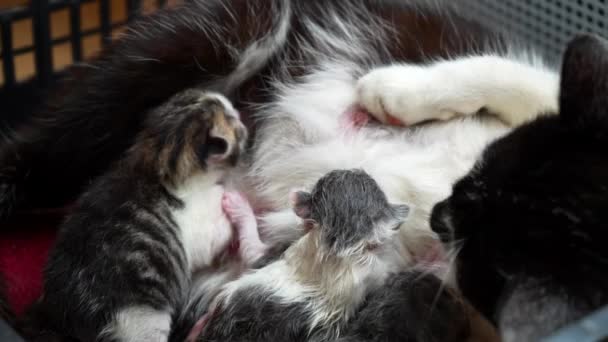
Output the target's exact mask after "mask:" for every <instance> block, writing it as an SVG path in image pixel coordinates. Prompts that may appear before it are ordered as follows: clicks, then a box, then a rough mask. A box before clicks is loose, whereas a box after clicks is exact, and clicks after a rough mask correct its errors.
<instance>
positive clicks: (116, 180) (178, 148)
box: [39, 90, 247, 341]
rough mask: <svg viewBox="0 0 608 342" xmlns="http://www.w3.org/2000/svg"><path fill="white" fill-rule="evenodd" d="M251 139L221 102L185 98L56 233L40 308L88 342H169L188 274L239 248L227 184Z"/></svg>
mask: <svg viewBox="0 0 608 342" xmlns="http://www.w3.org/2000/svg"><path fill="white" fill-rule="evenodd" d="M246 137H247V134H246V130H245V128H244V126H243V125H242V123H241V121H240V119H239V114H238V112H237V111H236V110H234V108H233V107H232V105H231V104H230V103H229V102H228V101H227V100H226V99H225V98H224V97H223V96H221V95H218V94H213V93H206V92H203V91H199V90H187V91H184V92H182V93H178V94H177V95H175V96H173V97H172V98H171V99H169V100H168V102H166V103H165V104H164V105H162V106H160V107H159V108H157V109H155V110H154V111H152V112H151V113H150V114H149V115H147V117H146V121H145V123H144V127H143V128H142V131H141V132H140V133H139V134H138V135H137V136H136V137H135V143H134V145H133V146H132V147H131V148H130V149H129V150H128V151H127V152H126V154H125V155H124V157H123V158H122V159H120V160H119V161H118V162H117V163H116V164H115V165H114V166H113V167H112V168H111V169H110V170H109V171H108V172H107V173H105V174H104V175H102V176H101V177H100V178H99V179H97V180H96V181H95V182H94V183H93V184H92V185H91V186H90V188H89V190H88V191H87V192H86V193H85V194H84V195H83V196H82V197H81V198H80V200H79V201H78V203H77V207H76V209H75V212H74V214H73V215H72V216H71V217H70V218H69V219H68V220H67V221H66V222H65V224H64V225H63V226H62V227H61V229H60V232H59V237H58V241H57V243H56V246H55V247H54V250H53V251H52V253H51V256H50V260H49V263H48V265H47V268H46V270H45V274H44V276H45V282H44V291H43V295H42V298H41V303H40V305H39V308H40V310H41V314H44V317H45V319H47V320H49V322H50V324H51V329H53V330H55V331H58V332H59V333H61V334H65V335H69V336H72V337H75V338H78V339H80V340H83V341H105V340H112V341H165V340H167V339H168V335H169V332H170V329H171V325H172V319H173V315H174V314H175V312H176V311H177V310H178V309H179V307H180V305H181V303H182V302H183V301H184V300H185V298H184V296H185V295H186V293H187V291H188V289H189V286H190V281H191V274H192V273H193V272H194V271H196V270H198V269H201V268H204V267H206V266H209V265H211V263H212V262H213V261H214V259H216V258H217V257H218V256H219V255H221V254H222V253H223V251H225V250H226V247H227V246H228V245H229V244H230V243H231V241H232V239H233V233H232V227H231V225H230V223H229V221H228V219H227V218H226V216H225V215H224V214H223V212H222V209H221V199H222V196H223V194H224V186H223V185H222V181H223V180H224V179H225V177H226V175H227V173H228V171H229V170H230V169H231V168H232V167H233V166H234V165H235V164H236V163H237V160H238V159H239V155H240V154H241V152H242V151H243V149H244V145H245V141H246Z"/></svg>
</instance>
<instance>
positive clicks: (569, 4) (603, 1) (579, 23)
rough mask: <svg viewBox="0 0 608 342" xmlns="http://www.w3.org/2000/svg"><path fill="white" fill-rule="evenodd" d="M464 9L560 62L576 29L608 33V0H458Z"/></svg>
mask: <svg viewBox="0 0 608 342" xmlns="http://www.w3.org/2000/svg"><path fill="white" fill-rule="evenodd" d="M459 1H460V5H461V6H462V7H463V8H464V10H465V13H469V14H470V15H471V16H472V17H473V18H475V19H478V20H480V21H482V22H483V23H484V24H485V25H488V26H489V27H495V28H498V29H503V30H505V31H507V32H510V33H513V34H515V35H517V36H519V37H521V38H522V39H523V40H524V41H526V42H529V43H530V44H532V45H533V46H535V47H537V48H539V49H540V51H541V52H543V53H544V54H545V55H546V57H547V58H549V59H550V60H551V61H554V62H558V61H559V59H560V57H561V54H562V52H563V51H564V48H565V46H566V43H567V42H568V41H569V40H570V39H571V38H572V37H573V36H574V35H576V34H577V33H583V32H585V33H596V34H599V35H601V36H604V37H608V20H606V19H607V17H606V14H607V13H608V0H459Z"/></svg>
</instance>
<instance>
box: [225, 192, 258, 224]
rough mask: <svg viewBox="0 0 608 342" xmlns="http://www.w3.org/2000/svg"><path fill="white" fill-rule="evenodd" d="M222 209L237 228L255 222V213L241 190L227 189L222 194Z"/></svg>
mask: <svg viewBox="0 0 608 342" xmlns="http://www.w3.org/2000/svg"><path fill="white" fill-rule="evenodd" d="M222 209H223V210H224V213H225V214H226V217H228V221H230V223H232V225H233V226H234V227H235V228H236V229H237V230H240V229H242V227H243V226H245V225H246V224H248V223H250V222H251V221H252V220H253V221H254V222H255V215H254V213H253V209H252V208H251V205H249V201H248V200H247V198H245V196H244V195H243V194H241V193H240V192H236V191H235V192H231V191H226V192H224V195H223V196H222Z"/></svg>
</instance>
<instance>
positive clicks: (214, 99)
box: [131, 89, 247, 184]
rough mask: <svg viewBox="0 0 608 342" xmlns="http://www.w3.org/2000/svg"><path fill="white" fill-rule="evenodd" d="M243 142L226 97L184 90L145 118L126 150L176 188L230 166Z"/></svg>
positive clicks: (244, 135) (242, 128) (242, 129)
mask: <svg viewBox="0 0 608 342" xmlns="http://www.w3.org/2000/svg"><path fill="white" fill-rule="evenodd" d="M246 140H247V130H246V129H245V126H244V125H243V124H242V122H241V121H240V118H239V113H238V112H237V111H236V110H235V109H234V108H233V107H232V104H231V103H230V102H229V101H228V100H227V99H226V98H225V97H223V96H222V95H219V94H215V93H209V92H204V91H200V90H196V89H189V90H186V91H184V92H181V93H178V94H177V95H175V96H173V97H172V98H171V99H169V100H168V101H167V102H166V103H165V104H163V105H161V106H160V107H158V108H156V109H155V110H153V111H152V112H150V113H149V115H148V116H147V118H146V121H145V123H144V127H143V130H142V133H141V134H140V135H139V136H138V139H137V140H136V144H135V146H134V148H133V149H132V150H131V151H132V152H133V153H138V154H140V155H141V157H142V159H140V160H144V161H146V162H147V163H146V167H148V168H150V169H151V170H155V171H156V172H157V173H158V174H159V175H160V176H161V177H162V179H163V180H164V181H167V182H169V183H172V184H175V183H178V182H180V181H182V180H184V179H185V178H187V177H188V176H190V175H191V174H193V173H194V172H196V171H197V170H209V169H211V168H224V167H231V166H234V165H235V164H236V163H237V161H238V159H239V157H240V155H241V154H242V153H243V150H244V149H245V143H246Z"/></svg>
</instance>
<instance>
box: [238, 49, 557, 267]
mask: <svg viewBox="0 0 608 342" xmlns="http://www.w3.org/2000/svg"><path fill="white" fill-rule="evenodd" d="M359 72H360V70H357V69H353V68H351V67H349V64H344V65H338V64H335V63H333V62H332V63H328V64H323V65H321V66H320V67H319V68H318V69H317V70H315V71H313V72H312V73H311V74H310V75H308V76H306V77H304V78H303V80H304V82H303V83H300V84H298V85H290V84H284V85H282V86H281V87H279V88H278V90H279V95H278V100H277V101H276V103H274V104H273V105H272V106H268V107H267V108H265V110H264V112H263V113H261V114H260V115H266V116H270V117H272V118H273V120H269V122H268V123H266V125H265V126H263V127H262V128H261V129H260V131H259V133H258V135H257V139H258V141H257V148H256V150H255V155H254V158H253V164H252V166H251V168H250V170H249V179H250V181H251V182H252V184H253V185H254V196H256V203H263V204H264V205H265V206H269V207H271V208H273V209H274V211H278V212H281V211H282V210H288V206H287V204H288V194H289V192H290V190H291V189H292V188H294V187H299V188H304V189H310V188H311V187H312V185H314V183H315V182H316V181H317V180H318V179H319V178H320V177H321V176H323V175H324V174H326V173H327V172H329V171H331V170H334V169H351V168H362V169H364V170H365V171H367V172H368V173H369V174H370V175H371V176H372V177H373V178H374V179H375V180H376V181H377V182H378V183H379V184H380V186H381V188H382V189H383V190H384V191H385V193H386V194H387V197H388V198H389V200H390V201H391V202H394V203H407V204H409V205H410V206H411V207H412V212H411V213H410V217H409V219H408V220H407V221H406V222H405V223H404V225H403V226H402V230H401V231H402V234H401V236H402V238H403V242H404V244H405V246H413V245H415V241H411V240H410V239H412V237H416V236H428V235H429V234H432V233H431V232H430V230H429V223H428V219H429V215H430V211H431V209H432V207H433V205H434V204H435V203H437V202H438V201H440V200H441V199H443V198H445V197H447V196H448V195H449V194H450V191H451V186H452V184H453V183H454V182H455V181H456V180H457V179H458V178H460V177H462V176H463V175H464V174H465V173H466V172H468V170H470V169H471V167H472V166H473V164H474V162H475V160H476V158H477V157H478V156H479V154H480V153H481V151H482V150H483V149H484V147H485V146H486V145H487V144H488V143H490V142H491V141H493V140H494V139H496V138H498V137H500V136H502V135H504V134H505V133H507V132H508V131H509V128H510V127H511V125H514V124H520V123H523V122H526V121H529V120H531V119H533V118H534V117H536V116H538V115H539V114H541V113H542V111H544V110H546V111H555V110H556V109H557V108H556V107H557V96H558V94H557V89H558V82H559V78H558V77H557V75H556V74H555V73H554V72H551V71H549V70H548V69H544V68H541V67H538V66H536V65H531V64H527V63H526V62H525V61H518V60H514V59H506V58H501V57H497V56H493V55H489V56H475V57H463V58H460V59H455V60H452V61H443V62H439V63H436V64H431V65H428V66H408V65H398V66H391V67H386V68H384V69H382V68H381V69H378V70H373V71H372V72H370V73H369V74H368V75H366V76H364V77H363V78H362V79H361V80H359V82H358V83H357V80H356V79H355V78H354V76H353V75H357V74H358V73H359ZM358 96H360V97H358ZM380 99H381V100H382V102H383V104H384V108H380V107H375V104H377V103H378V101H380ZM356 102H359V103H361V104H363V105H365V106H367V107H368V109H369V110H371V111H372V112H373V113H374V114H375V115H376V116H377V117H378V118H380V119H384V117H383V114H384V112H383V110H384V109H390V110H391V112H390V113H391V115H393V116H397V117H399V118H401V119H402V120H404V121H406V122H420V121H426V120H431V119H448V118H453V117H454V116H462V115H468V116H467V117H461V118H455V119H453V120H449V121H445V122H435V123H431V124H427V125H424V126H420V127H416V128H404V129H402V130H401V131H400V132H398V133H393V134H390V133H387V134H385V136H384V137H382V136H381V135H379V134H378V132H377V131H376V130H375V129H373V128H369V129H366V128H364V129H362V130H360V131H359V132H358V133H356V134H352V133H351V134H344V132H341V131H340V130H339V122H338V118H339V116H340V115H341V114H342V113H343V112H344V111H345V110H347V108H348V107H349V106H351V105H353V104H354V103H356ZM408 103H411V105H410V104H408ZM387 104H388V105H387ZM402 108H405V109H404V110H402ZM481 108H488V109H490V110H491V111H492V112H494V113H495V115H496V116H495V117H488V118H478V117H472V116H470V114H474V113H475V112H476V111H478V110H479V109H481ZM446 113H447V114H446ZM249 190H250V192H251V189H249ZM281 215H282V217H283V218H285V219H286V220H291V219H293V217H291V218H290V217H289V215H287V214H285V213H283V214H281ZM268 216H270V215H268ZM268 216H267V217H268ZM267 221H268V220H267ZM274 222H275V223H276V221H274ZM286 222H287V221H285V222H284V223H283V226H285V223H286ZM294 222H295V221H294ZM417 231H419V232H418V233H417ZM425 232H428V233H425ZM269 234H271V233H269ZM281 235H284V233H282V234H281ZM411 252H412V251H411V250H410V254H411ZM407 257H408V258H410V257H411V255H409V256H407Z"/></svg>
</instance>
